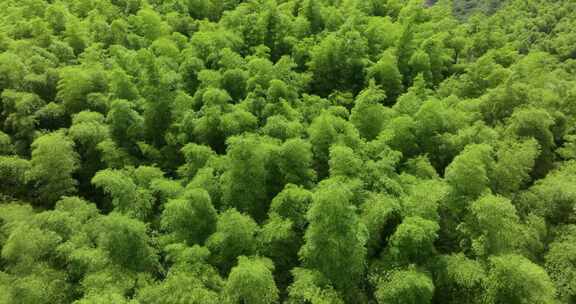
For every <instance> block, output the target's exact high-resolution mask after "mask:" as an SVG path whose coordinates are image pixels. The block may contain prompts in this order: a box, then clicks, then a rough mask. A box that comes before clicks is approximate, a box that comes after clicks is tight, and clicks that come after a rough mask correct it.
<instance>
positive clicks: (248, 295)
mask: <svg viewBox="0 0 576 304" xmlns="http://www.w3.org/2000/svg"><path fill="white" fill-rule="evenodd" d="M272 271H274V264H273V263H272V261H270V260H269V259H265V258H247V257H243V256H241V257H239V258H238V265H237V266H236V267H234V268H232V271H230V275H229V276H228V281H227V282H226V286H225V287H224V303H230V304H236V303H254V304H272V303H276V302H277V301H278V289H277V288H276V284H275V283H274V277H273V276H272Z"/></svg>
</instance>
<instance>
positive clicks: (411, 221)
mask: <svg viewBox="0 0 576 304" xmlns="http://www.w3.org/2000/svg"><path fill="white" fill-rule="evenodd" d="M439 229H440V227H439V226H438V224H437V223H436V222H434V221H430V220H426V219H423V218H420V217H407V218H404V219H403V221H402V223H401V224H400V225H399V226H398V227H397V228H396V231H394V234H392V236H391V237H390V243H389V253H390V257H391V258H392V259H393V260H394V261H397V262H398V263H401V264H410V263H423V262H425V261H426V260H428V259H429V258H430V257H432V256H434V255H435V252H436V249H435V248H434V242H435V241H436V238H438V230H439Z"/></svg>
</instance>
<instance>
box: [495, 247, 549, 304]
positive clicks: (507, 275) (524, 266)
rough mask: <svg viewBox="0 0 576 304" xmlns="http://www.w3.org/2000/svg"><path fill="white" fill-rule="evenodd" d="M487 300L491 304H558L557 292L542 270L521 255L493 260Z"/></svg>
mask: <svg viewBox="0 0 576 304" xmlns="http://www.w3.org/2000/svg"><path fill="white" fill-rule="evenodd" d="M490 265H491V268H490V271H489V272H488V280H487V287H488V288H487V294H486V295H487V298H488V301H490V303H510V304H520V303H554V302H555V300H554V294H555V293H556V290H555V288H554V285H553V284H552V282H551V280H550V278H549V277H548V275H547V274H546V272H545V271H544V269H542V268H541V267H540V266H538V265H536V264H534V263H532V262H531V261H529V260H528V259H526V258H524V257H522V256H518V255H502V256H496V257H492V258H490Z"/></svg>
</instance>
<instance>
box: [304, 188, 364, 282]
mask: <svg viewBox="0 0 576 304" xmlns="http://www.w3.org/2000/svg"><path fill="white" fill-rule="evenodd" d="M351 199H352V192H351V191H350V189H348V188H347V187H346V186H345V185H343V184H339V183H335V184H334V185H330V186H325V187H324V188H322V189H319V190H318V191H317V192H316V193H315V194H314V202H313V203H312V206H311V207H310V210H309V211H308V214H307V219H308V221H309V222H310V226H309V227H308V229H307V230H306V234H305V236H304V239H305V243H304V245H303V246H302V249H301V250H300V257H301V259H302V261H303V262H304V265H306V267H308V268H312V269H317V270H318V271H320V272H321V273H322V274H323V275H325V276H326V278H328V279H329V280H330V281H331V282H332V284H333V285H334V286H335V287H336V288H337V289H342V290H343V291H344V290H347V288H354V287H355V286H356V285H357V284H358V283H359V279H360V277H361V275H362V274H363V272H364V263H365V258H366V248H365V242H366V231H365V228H364V227H363V225H362V224H361V223H360V221H359V219H358V216H357V215H356V213H355V210H354V206H353V205H352V203H351V202H350V200H351Z"/></svg>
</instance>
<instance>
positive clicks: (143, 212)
mask: <svg viewBox="0 0 576 304" xmlns="http://www.w3.org/2000/svg"><path fill="white" fill-rule="evenodd" d="M147 168H150V169H151V170H153V172H152V173H154V174H153V175H152V176H146V169H147ZM140 173H142V174H140ZM161 177H162V172H161V171H160V170H159V169H157V168H153V167H139V168H138V169H136V170H134V171H132V172H130V171H129V170H125V171H122V170H115V169H105V170H101V171H98V172H97V173H96V175H94V177H93V178H92V184H93V185H95V186H97V187H100V188H102V189H103V190H104V192H106V193H108V194H109V195H110V196H111V198H112V206H113V208H114V210H116V211H118V212H120V213H123V214H127V215H129V216H132V217H134V218H138V219H141V220H143V219H146V218H147V217H148V216H149V215H150V211H151V210H152V207H153V204H154V197H153V196H152V193H151V192H150V190H149V187H150V183H151V182H152V181H153V180H154V179H159V178H161Z"/></svg>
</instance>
